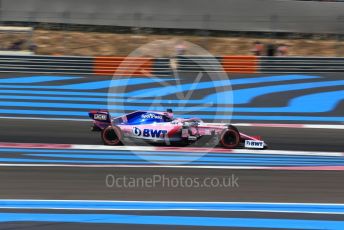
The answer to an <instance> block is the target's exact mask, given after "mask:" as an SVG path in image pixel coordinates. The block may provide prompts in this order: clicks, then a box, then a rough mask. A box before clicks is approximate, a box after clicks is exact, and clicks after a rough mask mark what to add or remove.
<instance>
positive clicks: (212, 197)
mask: <svg viewBox="0 0 344 230" xmlns="http://www.w3.org/2000/svg"><path fill="white" fill-rule="evenodd" d="M6 76H7V75H4V77H6ZM327 77H328V78H329V80H332V77H333V76H332V75H329V76H327ZM333 78H334V79H337V76H334V77H333ZM92 79H93V80H94V78H92ZM106 79H107V78H97V80H106ZM88 80H89V79H85V81H88ZM297 82H299V81H297ZM300 82H302V81H300ZM70 83H71V84H72V83H73V82H70ZM49 85H50V83H49ZM51 85H53V83H51ZM243 87H247V85H245V86H243ZM337 88H338V89H342V88H340V87H336V88H335V87H333V88H330V89H336V90H337ZM318 91H319V92H320V89H315V90H309V92H318ZM99 92H102V91H99ZM305 92H306V93H307V92H308V91H307V90H305V91H302V92H300V95H301V94H303V93H305ZM279 95H280V96H279V97H274V96H271V95H270V96H269V95H268V96H266V97H261V98H260V99H257V100H255V101H254V103H253V104H252V106H256V105H258V106H259V105H261V106H264V105H265V104H270V105H274V106H284V104H280V103H281V101H282V102H283V101H287V99H288V100H289V98H290V97H291V96H295V92H291V93H290V92H287V93H283V94H279ZM281 98H282V99H286V100H280V99H281ZM12 101H14V102H15V101H17V100H12ZM342 107H343V103H341V104H339V105H338V106H337V107H336V110H335V111H332V113H331V115H336V116H342ZM30 109H31V108H30ZM40 109H42V108H40ZM85 113H86V112H85ZM3 115H4V116H6V115H7V114H3ZM8 116H11V115H10V114H8ZM236 122H239V121H236ZM244 122H247V121H244ZM292 123H295V122H292ZM296 123H297V122H296ZM89 127H90V122H81V121H47V120H29V119H28V120H25V119H24V120H22V119H0V141H1V142H23V143H61V144H101V141H100V137H99V133H97V132H93V133H92V132H90V130H89ZM239 129H240V130H241V131H243V132H244V133H247V134H249V135H261V136H262V137H263V139H264V140H265V141H266V142H267V143H268V144H269V147H270V149H275V150H299V151H336V152H344V142H343V137H344V130H334V129H298V128H262V127H259V128H257V127H239ZM107 174H113V175H116V176H131V177H151V176H153V175H157V174H160V175H161V174H164V175H166V176H169V177H178V176H184V177H204V176H210V177H221V176H229V175H231V174H234V175H235V176H237V177H239V180H238V183H239V187H238V188H216V189H214V188H213V189H209V188H202V189H200V188H181V187H179V188H162V187H155V188H135V189H133V188H107V187H106V185H105V178H106V175H107ZM343 177H344V171H264V170H218V169H217V170H216V169H166V168H164V169H149V168H72V167H2V168H1V173H0V182H1V183H0V191H1V192H0V199H78V200H79V199H80V200H82V199H85V200H86V199H89V200H96V199H104V200H156V201H159V200H164V201H167V200H170V201H174V200H176V201H213V202H214V201H232V202H240V201H242V202H302V203H304V202H306V203H307V202H315V203H344V195H343V191H344V185H343V183H342V181H343ZM2 211H4V210H2ZM6 212H24V211H23V210H6ZM27 212H39V210H37V211H32V210H29V211H27ZM55 212H56V213H58V211H55ZM64 212H65V211H64ZM70 212H73V211H70ZM112 213H125V212H112ZM127 213H128V212H127ZM130 214H138V215H144V214H148V215H149V213H148V212H145V213H142V212H130ZM164 214H166V215H181V216H188V215H190V216H202V215H208V216H210V215H214V216H223V217H245V218H246V217H248V218H250V217H253V218H267V217H271V218H290V219H318V220H320V219H326V220H343V216H342V215H320V214H318V215H316V214H290V213H284V214H281V213H280V214H276V213H270V214H267V213H238V212H235V213H233V212H226V213H212V212H192V213H187V212H171V211H170V212H166V213H161V212H156V213H153V214H152V215H164ZM0 229H49V230H53V229H159V230H160V229H223V228H211V227H185V226H184V227H182V226H159V225H158V226H152V225H122V224H119V225H115V226H114V225H107V224H85V223H84V224H75V223H74V224H73V223H50V222H24V223H18V222H14V223H1V224H0ZM233 229H238V228H233ZM240 229H245V228H240ZM250 229H253V228H250Z"/></svg>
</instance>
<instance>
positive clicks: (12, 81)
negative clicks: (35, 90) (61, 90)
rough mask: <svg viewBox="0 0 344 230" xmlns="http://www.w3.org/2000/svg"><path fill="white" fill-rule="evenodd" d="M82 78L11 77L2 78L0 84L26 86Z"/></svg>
mask: <svg viewBox="0 0 344 230" xmlns="http://www.w3.org/2000/svg"><path fill="white" fill-rule="evenodd" d="M79 78H81V77H74V76H31V77H11V78H2V79H0V83H1V84H3V83H6V84H26V83H41V82H48V81H64V80H69V79H79Z"/></svg>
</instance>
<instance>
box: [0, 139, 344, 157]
mask: <svg viewBox="0 0 344 230" xmlns="http://www.w3.org/2000/svg"><path fill="white" fill-rule="evenodd" d="M0 148H40V149H55V148H56V149H79V150H80V149H83V150H104V151H106V150H108V151H111V150H116V151H151V152H157V151H159V152H182V153H185V154H186V155H187V153H188V152H199V153H202V152H213V153H228V154H232V153H244V154H258V155H264V154H269V155H296V156H332V157H342V156H344V153H343V152H320V151H319V152H318V151H290V150H254V149H224V148H202V147H199V148H191V147H170V146H166V147H165V146H162V147H155V146H107V145H82V144H49V143H11V142H0Z"/></svg>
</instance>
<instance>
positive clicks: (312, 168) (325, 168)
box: [0, 163, 344, 171]
mask: <svg viewBox="0 0 344 230" xmlns="http://www.w3.org/2000/svg"><path fill="white" fill-rule="evenodd" d="M0 167H68V168H172V169H180V168H182V169H223V170H226V169H230V170H233V169H234V170H277V171H283V170H285V171H344V167H341V166H332V167H331V166H294V167H288V166H280V167H277V166H214V165H211V166H205V165H116V164H109V165H100V164H18V163H13V164H12V163H0Z"/></svg>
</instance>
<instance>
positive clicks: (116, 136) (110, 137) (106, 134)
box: [101, 125, 123, 145]
mask: <svg viewBox="0 0 344 230" xmlns="http://www.w3.org/2000/svg"><path fill="white" fill-rule="evenodd" d="M101 137H102V140H103V143H104V145H121V144H122V138H123V135H122V131H121V129H120V128H119V127H118V126H115V125H114V126H108V127H106V128H105V129H103V130H102V132H101Z"/></svg>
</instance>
